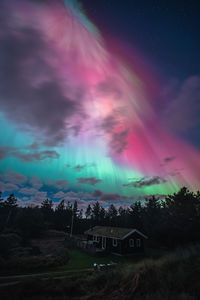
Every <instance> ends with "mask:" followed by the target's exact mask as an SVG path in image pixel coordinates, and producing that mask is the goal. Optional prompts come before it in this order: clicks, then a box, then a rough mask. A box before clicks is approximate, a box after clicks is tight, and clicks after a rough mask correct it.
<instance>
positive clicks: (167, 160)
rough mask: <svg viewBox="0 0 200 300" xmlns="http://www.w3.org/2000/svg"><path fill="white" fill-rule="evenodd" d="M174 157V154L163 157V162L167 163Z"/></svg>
mask: <svg viewBox="0 0 200 300" xmlns="http://www.w3.org/2000/svg"><path fill="white" fill-rule="evenodd" d="M174 159H175V156H169V157H165V158H164V162H165V163H169V162H171V161H172V160H174Z"/></svg>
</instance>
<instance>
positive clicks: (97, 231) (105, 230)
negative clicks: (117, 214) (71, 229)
mask: <svg viewBox="0 0 200 300" xmlns="http://www.w3.org/2000/svg"><path fill="white" fill-rule="evenodd" d="M134 232H137V233H138V234H140V235H141V236H143V237H144V238H147V236H146V235H144V234H143V233H142V232H140V231H139V230H137V229H133V228H121V227H107V226H95V227H93V228H91V229H89V230H87V231H85V234H89V235H96V236H105V237H111V238H116V239H124V238H126V237H127V236H129V235H130V234H131V233H134Z"/></svg>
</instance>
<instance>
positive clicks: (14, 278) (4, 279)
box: [0, 268, 93, 287]
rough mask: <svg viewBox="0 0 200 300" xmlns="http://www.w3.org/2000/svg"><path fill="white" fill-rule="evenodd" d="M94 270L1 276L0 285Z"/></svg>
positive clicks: (61, 276)
mask: <svg viewBox="0 0 200 300" xmlns="http://www.w3.org/2000/svg"><path fill="white" fill-rule="evenodd" d="M92 271H93V269H92V268H88V269H80V270H68V271H57V272H48V273H34V274H27V275H11V276H0V287H5V286H9V285H15V284H18V283H20V282H22V281H24V280H27V279H35V278H41V279H42V280H44V279H48V278H49V277H51V278H54V279H59V278H65V277H68V276H70V275H73V274H76V273H79V274H80V273H85V272H86V273H87V272H92Z"/></svg>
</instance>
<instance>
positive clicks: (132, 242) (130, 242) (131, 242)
mask: <svg viewBox="0 0 200 300" xmlns="http://www.w3.org/2000/svg"><path fill="white" fill-rule="evenodd" d="M129 246H130V247H134V239H130V240H129Z"/></svg>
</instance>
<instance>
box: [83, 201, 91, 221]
mask: <svg viewBox="0 0 200 300" xmlns="http://www.w3.org/2000/svg"><path fill="white" fill-rule="evenodd" d="M91 215H92V208H91V206H90V204H88V207H87V209H86V212H85V216H86V219H90V218H91Z"/></svg>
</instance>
